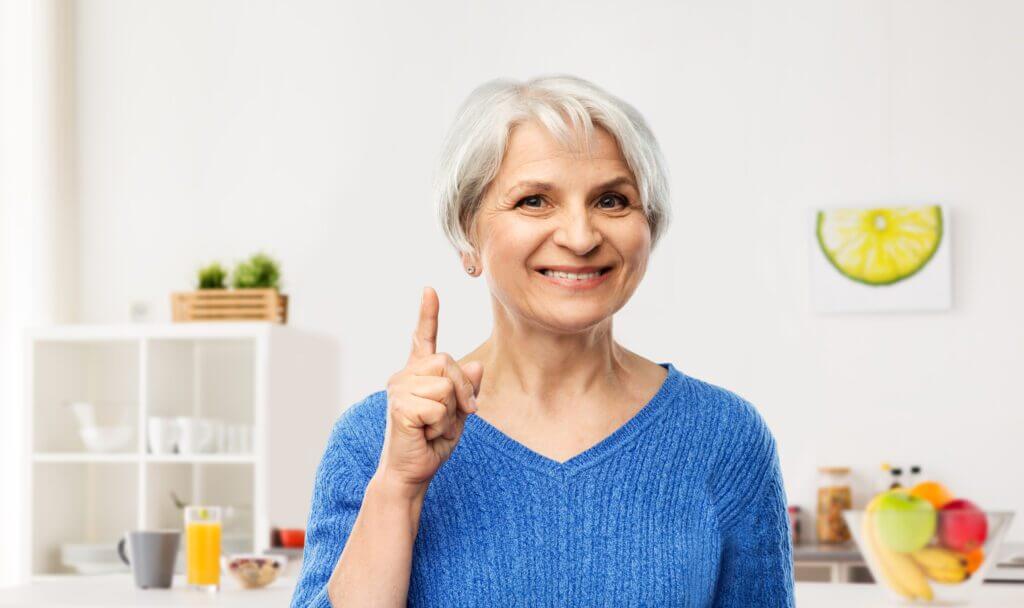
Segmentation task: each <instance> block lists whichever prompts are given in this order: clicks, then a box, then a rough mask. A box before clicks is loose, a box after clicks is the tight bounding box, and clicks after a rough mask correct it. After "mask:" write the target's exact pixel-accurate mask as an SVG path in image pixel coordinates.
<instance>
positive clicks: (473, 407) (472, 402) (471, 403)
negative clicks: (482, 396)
mask: <svg viewBox="0 0 1024 608" xmlns="http://www.w3.org/2000/svg"><path fill="white" fill-rule="evenodd" d="M469 409H471V410H472V411H474V412H475V411H476V410H477V407H476V397H473V396H472V395H470V397H469Z"/></svg>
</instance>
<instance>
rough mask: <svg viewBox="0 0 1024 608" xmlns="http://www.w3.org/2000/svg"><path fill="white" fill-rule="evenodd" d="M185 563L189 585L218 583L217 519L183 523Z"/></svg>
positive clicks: (214, 584)
mask: <svg viewBox="0 0 1024 608" xmlns="http://www.w3.org/2000/svg"><path fill="white" fill-rule="evenodd" d="M185 564H186V570H187V571H188V584H189V585H197V586H201V587H211V586H212V587H217V586H219V585H220V522H219V521H190V522H187V523H186V524H185Z"/></svg>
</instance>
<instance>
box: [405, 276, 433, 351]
mask: <svg viewBox="0 0 1024 608" xmlns="http://www.w3.org/2000/svg"><path fill="white" fill-rule="evenodd" d="M440 308H441V304H440V303H439V302H438V299H437V292H435V291H434V288H433V287H424V288H423V297H422V298H421V299H420V318H419V321H418V322H417V323H416V331H414V332H413V334H412V352H410V353H409V361H413V360H414V359H419V358H420V357H425V356H427V355H432V354H434V353H435V352H437V313H438V311H439V310H440Z"/></svg>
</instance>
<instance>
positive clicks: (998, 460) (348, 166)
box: [76, 0, 1024, 539]
mask: <svg viewBox="0 0 1024 608" xmlns="http://www.w3.org/2000/svg"><path fill="white" fill-rule="evenodd" d="M77 19H78V21H77V25H78V27H77V32H76V37H77V42H76V44H77V80H78V94H79V112H78V116H77V122H78V139H79V153H80V156H79V196H80V213H81V233H80V238H81V245H80V254H81V255H80V260H79V264H80V269H81V272H82V275H81V283H82V287H81V294H80V296H81V310H82V315H81V316H82V320H84V321H90V322H91V321H97V322H99V321H122V320H126V319H127V316H128V310H129V305H130V302H132V301H134V300H141V301H148V302H150V303H151V304H152V306H153V307H154V310H155V312H156V313H157V314H156V317H157V318H160V319H165V318H167V317H168V316H169V307H168V294H169V293H170V292H171V291H172V290H176V289H185V288H188V287H189V285H190V282H191V281H192V275H193V271H194V269H195V268H196V267H197V266H198V265H199V264H200V263H203V262H206V261H208V260H212V259H215V258H219V259H222V260H225V261H228V262H233V261H234V260H236V259H238V258H239V257H241V256H243V255H247V254H249V253H251V252H252V251H254V250H256V249H258V248H262V247H266V248H268V249H269V250H270V251H271V252H272V253H274V254H276V255H277V256H279V257H280V259H281V260H282V261H283V271H284V277H285V280H286V286H287V291H288V292H289V293H290V294H292V297H293V300H292V302H293V304H294V308H293V311H292V319H293V322H294V324H296V325H300V326H303V327H307V328H313V329H320V330H324V331H328V332H331V333H333V334H334V335H336V336H337V338H338V340H339V341H340V342H341V345H342V361H341V370H340V372H341V376H340V377H341V380H340V382H341V395H342V397H343V400H344V403H343V404H339V407H341V406H343V405H347V404H349V403H352V402H354V401H355V400H357V399H359V398H361V397H363V396H365V395H366V394H367V393H369V392H372V391H375V390H378V389H380V388H383V383H384V381H385V379H386V378H387V376H388V375H389V374H391V373H392V372H393V371H395V370H396V369H398V367H399V366H400V365H401V364H402V363H403V362H404V360H405V357H406V354H407V352H406V349H407V347H408V341H409V335H410V332H411V330H412V327H413V321H414V318H415V313H416V307H417V305H418V297H419V293H420V289H421V287H422V286H423V285H432V286H434V287H435V288H436V289H437V291H438V293H439V294H440V297H441V302H442V310H441V316H442V319H441V335H440V348H441V349H442V350H445V351H449V352H452V353H453V354H455V355H456V356H461V354H464V353H465V352H467V351H468V350H469V349H471V348H473V347H474V346H476V345H477V344H478V343H479V342H481V341H482V340H484V339H485V338H486V337H487V335H488V332H489V326H490V308H489V303H488V302H489V296H488V293H487V290H486V286H485V284H484V283H483V282H482V281H480V280H471V279H469V278H467V277H466V276H464V273H463V272H462V270H461V267H460V266H459V264H458V261H457V259H456V257H455V256H454V254H453V253H452V252H451V251H450V250H449V249H448V246H447V244H446V242H445V241H444V239H443V237H442V235H441V232H440V229H439V228H437V227H436V224H435V222H434V219H433V217H432V209H431V206H430V201H429V199H428V195H429V185H430V177H431V173H432V171H433V168H434V160H435V157H436V154H437V152H438V149H439V144H440V139H441V136H442V134H443V132H444V130H445V128H446V127H447V125H448V124H449V122H450V121H451V119H452V118H453V114H454V111H455V109H456V106H457V105H458V104H459V103H460V102H461V100H462V99H463V98H464V96H465V95H466V94H467V93H468V92H469V90H470V89H471V88H472V87H473V86H475V85H477V84H478V83H480V82H482V81H484V80H486V79H489V78H492V77H497V76H509V77H516V78H523V77H528V76H533V75H537V74H541V73H547V72H556V71H565V72H570V73H575V74H578V75H580V76H583V77H586V78H590V79H592V80H594V81H595V82H597V83H599V84H600V85H602V86H604V87H606V88H608V89H609V90H610V91H612V92H614V93H616V94H619V95H621V96H622V97H624V98H625V99H627V100H629V101H630V102H632V103H634V104H635V105H636V106H637V107H638V108H639V109H640V110H641V111H642V112H643V113H644V114H645V116H646V117H647V118H648V119H649V121H650V123H651V124H652V126H653V128H654V130H655V132H656V133H657V135H658V136H659V138H660V140H661V142H662V145H663V147H664V151H665V154H666V156H667V158H668V160H669V164H670V168H671V171H672V186H673V189H674V199H675V208H676V215H677V221H676V223H675V224H674V226H673V227H672V229H671V230H670V232H669V233H668V235H667V237H666V240H665V241H664V242H663V243H662V246H661V247H660V248H659V250H658V251H657V252H656V254H655V257H654V260H653V263H652V266H651V268H650V270H649V273H648V276H647V278H646V280H645V281H644V283H643V285H642V286H641V288H640V290H639V291H638V293H637V294H636V295H635V297H634V299H633V301H632V302H631V303H630V304H629V305H628V306H627V308H626V309H624V310H623V311H621V312H620V314H619V315H618V317H617V319H616V333H617V336H618V338H619V340H620V341H621V342H622V343H624V344H625V345H627V346H628V347H630V348H632V349H634V350H637V351H638V352H640V353H643V354H645V355H646V356H648V357H649V358H652V359H655V360H657V361H672V362H674V363H675V364H676V365H677V367H679V368H680V369H682V370H683V371H685V372H687V373H689V374H691V375H694V376H697V377H700V378H704V379H707V380H710V381H712V382H714V383H716V384H720V385H722V386H725V387H727V388H730V389H732V390H734V391H736V392H738V393H740V394H741V395H743V396H745V397H747V398H748V399H750V400H751V401H752V402H754V403H755V404H756V405H757V406H758V407H759V408H760V410H761V411H762V412H763V414H764V415H765V417H766V418H767V420H768V421H769V423H770V425H771V427H772V428H773V430H774V432H775V435H776V437H777V438H778V441H779V445H780V449H781V455H782V461H783V467H784V473H785V476H786V481H787V490H788V492H789V494H790V499H791V500H792V501H793V502H799V503H801V504H803V505H804V506H805V508H812V507H813V488H814V483H815V473H814V467H815V466H816V465H817V464H820V463H847V464H851V465H853V466H855V467H857V469H858V471H859V472H860V473H861V474H862V475H863V476H865V477H867V476H870V475H871V474H873V473H874V472H875V470H876V469H877V466H878V463H879V462H880V461H882V460H891V461H894V462H897V463H909V462H911V461H912V462H915V463H920V464H922V465H924V466H925V468H926V470H927V471H928V472H929V473H931V474H932V475H934V476H936V477H939V478H941V479H943V480H945V481H946V482H947V483H948V484H949V485H950V486H951V487H952V488H953V489H954V490H955V491H956V492H957V493H958V494H961V495H964V496H966V497H969V498H973V499H975V500H976V501H978V502H980V503H981V504H982V505H984V506H986V507H989V508H1006V509H1014V510H1017V511H1021V510H1022V509H1024V486H1022V484H1021V483H1020V481H1019V480H1020V469H1019V464H1018V465H1017V466H1014V465H1012V464H1011V463H1012V462H1014V461H1016V462H1018V463H1019V462H1020V460H1019V454H1018V452H1017V450H1015V449H1014V448H1013V447H1012V446H1013V445H1019V443H1020V440H1021V435H1022V429H1024V425H1022V422H1024V410H1022V408H1021V399H1020V395H1021V391H1020V389H1019V381H1020V377H1021V363H1022V362H1024V324H1021V323H1019V322H1018V321H1017V314H1019V311H1020V310H1021V303H1022V300H1024V284H1022V282H1024V279H1022V277H1024V274H1022V273H1021V272H1020V271H1019V269H1018V268H1016V265H1017V264H1018V263H1019V261H1020V260H1021V252H1020V249H1019V246H1018V243H1019V234H1018V233H1019V230H1020V226H1021V225H1024V206H1022V205H1021V202H1020V199H1021V197H1022V195H1024V179H1022V177H1021V176H1022V173H1021V171H1020V167H1021V166H1022V165H1021V162H1022V160H1024V158H1022V157H1024V149H1022V148H1021V147H1020V142H1021V141H1022V140H1024V122H1022V121H1021V119H1020V108H1022V107H1024V81H1022V80H1021V79H1020V77H1019V76H1020V74H1021V73H1022V72H1024V37H1021V36H1020V35H1019V34H1020V30H1021V24H1022V21H1024V4H1021V3H1018V2H1013V1H1012V0H1007V1H1002V2H1000V1H995V0H988V1H975V2H966V1H964V2H953V1H937V0H920V1H913V2H912V1H888V0H875V1H868V0H850V1H845V2H822V1H821V0H802V1H798V0H789V1H775V2H755V1H752V0H751V1H747V2H742V1H722V0H715V1H706V2H677V1H672V2H669V1H665V2H639V3H630V4H629V6H628V7H627V5H626V3H624V2H602V3H595V2H574V3H568V2H563V3H547V2H539V1H535V0H523V1H521V2H515V3H478V2H462V3H452V2H429V3H425V2H414V1H408V2H388V3H373V2H365V3H358V4H355V3H339V2H328V1H324V2H287V3H285V2H267V1H263V2H242V1H233V2H226V1H225V2H217V3H210V2H205V1H190V2H181V1H174V2H170V1H167V2H146V3H139V2H130V1H123V2H111V1H90V2H87V3H81V4H80V5H79V7H78V15H77ZM900 202H911V203H918V202H941V203H945V204H948V205H950V206H951V207H952V208H953V214H954V218H953V219H954V221H955V231H954V242H953V258H954V275H955V276H954V300H955V307H954V309H953V310H952V311H951V312H948V313H941V314H935V313H932V314H871V315H841V316H823V315H818V314H814V313H813V312H811V311H810V310H809V308H808V293H807V291H808V289H807V269H808V263H807V256H808V247H807V246H808V243H807V236H806V235H805V233H804V227H805V225H806V221H805V220H806V216H805V214H806V212H807V210H808V209H809V208H811V207H814V206H822V205H838V204H862V203H900ZM858 498H859V499H860V500H858V502H862V501H863V499H864V495H863V494H862V495H861V496H860V497H858ZM1021 515H1022V516H1024V514H1021ZM1013 536H1014V537H1015V538H1016V539H1021V538H1024V524H1021V523H1019V522H1018V524H1017V525H1016V526H1015V530H1014V534H1013Z"/></svg>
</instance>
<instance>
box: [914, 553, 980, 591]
mask: <svg viewBox="0 0 1024 608" xmlns="http://www.w3.org/2000/svg"><path fill="white" fill-rule="evenodd" d="M910 557H912V558H913V559H914V561H915V562H917V563H918V564H920V565H921V567H922V568H923V569H924V574H925V576H927V577H928V578H930V579H932V580H933V581H936V582H939V583H962V582H963V581H965V580H966V579H967V578H968V577H969V576H970V573H969V572H968V571H967V557H965V556H964V555H961V554H960V553H957V552H956V551H950V550H949V549H943V548H941V547H925V548H924V549H919V550H917V551H914V552H913V553H911V554H910Z"/></svg>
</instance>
